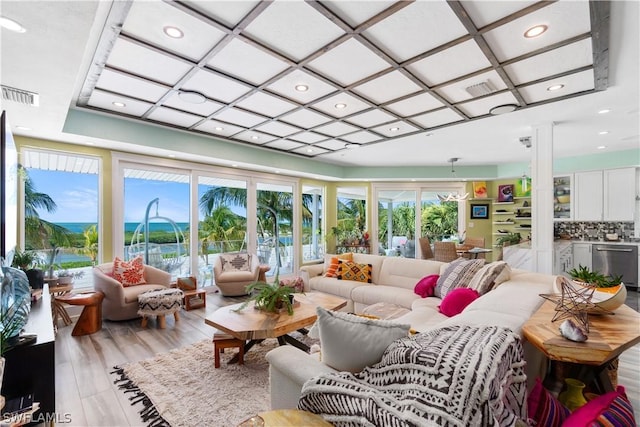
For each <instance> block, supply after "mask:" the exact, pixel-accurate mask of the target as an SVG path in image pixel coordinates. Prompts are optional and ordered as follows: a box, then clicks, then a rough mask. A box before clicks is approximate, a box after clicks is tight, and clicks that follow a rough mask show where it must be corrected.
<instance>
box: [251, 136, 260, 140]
mask: <svg viewBox="0 0 640 427" xmlns="http://www.w3.org/2000/svg"><path fill="white" fill-rule="evenodd" d="M251 139H260V137H259V136H257V135H253V136H252V137H251Z"/></svg>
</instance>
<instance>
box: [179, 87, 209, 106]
mask: <svg viewBox="0 0 640 427" xmlns="http://www.w3.org/2000/svg"><path fill="white" fill-rule="evenodd" d="M178 97H180V99H182V100H183V101H184V102H188V103H189V104H203V103H204V102H205V101H206V100H207V97H206V96H204V95H203V94H201V93H200V92H195V91H193V90H183V91H180V92H179V93H178Z"/></svg>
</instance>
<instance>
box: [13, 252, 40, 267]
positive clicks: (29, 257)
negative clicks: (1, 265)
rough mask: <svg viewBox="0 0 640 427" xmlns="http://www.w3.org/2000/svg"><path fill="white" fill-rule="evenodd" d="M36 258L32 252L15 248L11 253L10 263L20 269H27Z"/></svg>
mask: <svg viewBox="0 0 640 427" xmlns="http://www.w3.org/2000/svg"><path fill="white" fill-rule="evenodd" d="M36 259H37V256H36V255H34V254H33V252H27V251H19V250H17V251H16V252H15V254H14V255H13V262H12V265H13V266H14V267H18V268H19V269H20V270H22V271H27V270H28V269H29V268H31V265H32V264H33V263H34V261H35V260H36Z"/></svg>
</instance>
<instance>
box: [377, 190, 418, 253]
mask: <svg viewBox="0 0 640 427" xmlns="http://www.w3.org/2000/svg"><path fill="white" fill-rule="evenodd" d="M415 230H416V191H415V190H382V191H379V192H378V241H379V245H378V253H380V254H382V255H390V256H404V257H406V258H415V256H416V252H415V250H416V249H415V246H416V245H415V241H416V240H415V235H416V233H415ZM418 237H419V236H418Z"/></svg>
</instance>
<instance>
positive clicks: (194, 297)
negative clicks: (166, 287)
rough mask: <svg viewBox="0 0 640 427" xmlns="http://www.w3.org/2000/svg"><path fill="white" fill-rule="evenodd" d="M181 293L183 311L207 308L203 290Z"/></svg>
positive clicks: (205, 295)
mask: <svg viewBox="0 0 640 427" xmlns="http://www.w3.org/2000/svg"><path fill="white" fill-rule="evenodd" d="M182 292H184V309H185V310H186V311H189V310H193V309H194V308H201V307H206V306H207V292H206V291H205V290H204V289H192V290H189V291H186V290H183V291H182Z"/></svg>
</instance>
